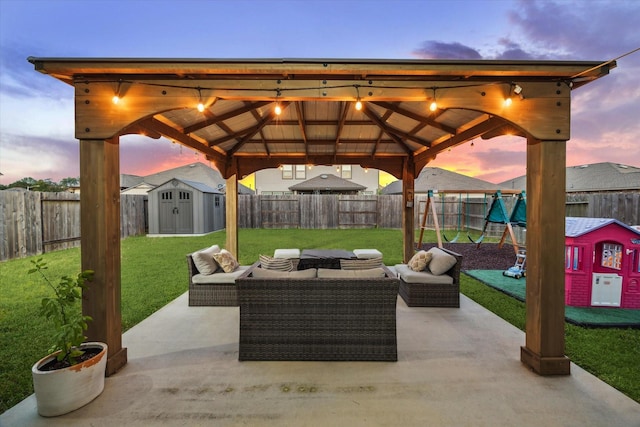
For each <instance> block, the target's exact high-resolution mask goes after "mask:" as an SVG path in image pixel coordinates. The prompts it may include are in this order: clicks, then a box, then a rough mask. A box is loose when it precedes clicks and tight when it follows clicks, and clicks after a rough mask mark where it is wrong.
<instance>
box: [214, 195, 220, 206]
mask: <svg viewBox="0 0 640 427" xmlns="http://www.w3.org/2000/svg"><path fill="white" fill-rule="evenodd" d="M213 203H214V205H215V207H218V206H220V197H218V196H216V197H214V198H213Z"/></svg>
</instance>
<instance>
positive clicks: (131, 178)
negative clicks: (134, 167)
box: [120, 173, 144, 188]
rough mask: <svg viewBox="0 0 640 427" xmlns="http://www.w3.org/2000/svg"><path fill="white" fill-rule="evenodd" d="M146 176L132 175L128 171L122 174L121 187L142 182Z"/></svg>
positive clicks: (129, 186) (128, 186)
mask: <svg viewBox="0 0 640 427" xmlns="http://www.w3.org/2000/svg"><path fill="white" fill-rule="evenodd" d="M143 181H144V178H142V177H141V176H138V175H130V174H126V173H121V174H120V188H131V187H135V186H136V185H138V184H140V183H142V182H143Z"/></svg>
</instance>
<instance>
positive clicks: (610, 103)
mask: <svg viewBox="0 0 640 427" xmlns="http://www.w3.org/2000/svg"><path fill="white" fill-rule="evenodd" d="M639 24H640V2H637V1H634V0H611V1H598V0H576V1H534V0H493V1H489V0H487V1H481V0H442V1H438V0H423V1H412V0H395V1H392V0H371V1H365V0H360V1H344V0H325V1H305V0H290V1H276V0H273V1H267V0H252V1H205V0H184V1H161V0H153V1H152V0H104V1H92V0H0V172H1V173H2V174H3V176H0V183H2V184H9V183H11V182H14V181H16V180H18V179H21V178H23V177H27V176H29V177H33V178H35V179H47V178H49V179H52V180H54V181H59V180H60V179H62V178H64V177H76V176H78V175H79V161H78V151H79V150H78V141H77V140H76V139H75V138H74V133H73V127H74V123H73V120H74V111H73V88H72V87H71V86H67V85H65V84H63V83H61V82H59V81H58V80H55V79H53V78H51V77H49V76H45V75H41V74H40V73H38V72H36V71H34V69H33V65H32V64H30V63H29V62H27V57H29V56H36V57H163V58H191V57H194V58H381V59H405V58H407V59H411V58H442V59H549V60H590V61H591V60H597V61H600V60H601V61H606V60H610V59H613V58H616V57H618V56H620V55H623V54H624V53H626V52H629V51H632V50H634V49H636V48H638V47H640V36H639V35H638V34H640V32H639V30H638V25H639ZM639 118H640V52H637V53H635V54H631V55H629V56H626V57H624V58H621V59H620V60H619V61H618V67H617V68H616V69H614V70H613V71H612V73H611V74H610V75H609V76H606V77H605V78H603V79H601V80H599V81H597V82H595V83H591V84H589V85H587V86H585V87H584V88H581V89H578V90H576V91H575V92H574V93H573V101H572V138H571V140H570V141H569V142H568V145H567V164H568V166H573V165H578V164H583V163H595V162H604V161H608V162H616V163H624V164H629V165H634V166H640V149H639V148H638V147H639V144H638V135H640V120H639ZM525 149H526V144H525V141H524V140H523V139H521V138H516V137H500V138H494V139H492V140H489V141H482V140H478V141H475V143H474V146H473V147H471V146H470V144H466V145H464V146H462V147H460V148H456V149H454V150H452V151H450V152H447V153H443V154H441V155H440V156H439V157H438V158H437V159H436V160H435V161H434V162H432V163H430V164H429V166H438V167H443V168H446V169H449V170H453V171H456V172H460V173H464V174H468V175H472V176H477V177H479V178H482V179H486V180H489V181H492V182H500V181H503V180H506V179H509V178H513V177H516V176H519V175H523V174H525V163H526V155H525ZM120 153H121V173H130V174H138V175H146V174H149V173H153V172H155V171H158V170H163V169H166V168H169V167H174V166H178V165H183V164H188V163H191V162H193V161H203V159H202V158H201V157H199V156H197V155H196V154H195V153H194V152H193V151H192V150H189V149H187V148H180V147H179V146H176V145H175V144H171V143H170V142H169V141H167V140H164V139H160V140H151V139H146V138H144V137H140V136H127V137H124V138H122V139H121V143H120Z"/></svg>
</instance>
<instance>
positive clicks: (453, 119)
mask: <svg viewBox="0 0 640 427" xmlns="http://www.w3.org/2000/svg"><path fill="white" fill-rule="evenodd" d="M29 61H30V62H32V63H33V65H34V67H35V69H36V70H38V71H40V72H42V73H46V74H50V75H51V76H53V77H54V78H56V79H58V80H60V81H62V82H65V83H67V84H70V85H72V86H74V88H75V107H76V112H75V113H76V117H75V125H76V126H75V136H76V138H77V139H79V140H80V174H81V176H80V182H81V194H82V198H81V211H82V213H81V219H82V221H81V224H82V225H81V226H82V230H81V234H82V267H83V269H92V270H94V271H95V272H96V274H95V280H94V283H93V284H92V286H91V288H90V290H89V291H88V293H87V294H86V295H85V298H84V302H83V312H85V314H87V315H90V316H92V317H93V318H94V322H92V323H91V324H90V327H89V330H88V332H87V335H88V336H89V338H91V339H92V340H97V341H104V342H107V344H108V345H109V356H108V363H107V372H108V373H109V374H110V373H113V372H115V371H116V370H118V369H119V368H120V367H121V366H122V365H124V364H125V363H126V359H127V358H126V349H124V348H122V342H121V332H120V331H121V324H120V322H121V319H120V308H119V307H120V245H119V241H120V237H119V236H120V223H119V221H120V220H119V218H120V212H119V136H120V135H124V134H128V133H132V132H138V133H141V134H144V135H148V136H150V137H152V138H159V136H160V135H162V136H165V137H167V138H169V139H171V140H172V141H174V142H177V143H180V144H183V145H186V146H188V147H190V148H192V149H194V150H196V151H198V152H201V153H203V154H205V156H206V157H207V158H208V159H209V160H210V161H211V162H212V163H213V164H214V165H215V167H216V168H217V169H218V170H219V171H220V173H221V174H222V175H223V177H224V178H225V179H226V180H227V187H226V188H227V203H226V207H227V216H226V219H227V242H226V246H227V249H228V250H230V251H231V252H232V253H236V254H237V250H238V224H237V188H238V186H237V184H238V178H239V177H242V176H244V175H247V174H250V173H252V172H255V171H257V170H260V169H264V168H272V167H278V166H279V165H282V164H303V163H308V164H359V165H361V166H363V167H368V168H375V169H380V170H384V171H387V172H389V173H391V174H392V175H394V176H396V177H397V178H400V179H402V180H403V203H402V218H403V220H402V224H403V225H402V227H403V256H404V259H405V261H408V259H409V258H410V257H411V256H412V255H413V252H414V224H413V217H414V216H413V213H414V179H415V177H416V176H417V175H418V174H419V172H420V170H421V169H422V168H423V167H424V166H425V165H427V164H428V163H429V162H430V161H431V160H433V159H434V158H436V156H438V155H439V153H441V152H442V151H445V150H448V149H451V148H453V147H455V146H457V145H460V144H464V143H465V142H467V141H470V140H473V139H474V138H478V137H480V138H485V139H486V138H492V137H496V136H500V135H504V134H507V133H511V134H512V133H516V134H518V135H521V136H523V137H525V138H526V139H527V188H526V191H527V236H528V238H527V240H528V242H527V244H528V247H527V263H528V269H527V298H526V301H527V322H526V343H525V345H524V346H523V347H522V348H521V360H522V362H523V363H525V364H526V365H527V366H529V367H530V368H532V369H533V370H535V371H536V372H538V373H539V374H541V375H556V374H568V373H569V366H570V364H569V360H568V359H567V358H566V357H565V355H564V274H563V273H564V263H563V255H564V238H563V236H564V208H565V206H564V203H565V202H564V198H565V192H564V185H565V166H566V165H565V163H566V141H567V140H569V138H570V128H571V126H570V125H571V108H570V104H571V91H572V90H574V89H576V88H578V87H581V86H583V85H585V84H588V83H589V82H592V81H594V80H597V79H598V78H600V77H603V76H605V75H607V74H608V73H609V71H610V69H612V68H615V66H616V63H615V61H606V62H592V61H480V60H478V61H443V60H425V61H418V60H405V61H402V60H393V61H392V60H351V59H331V60H328V59H283V60H268V59H245V60H229V59H127V58H112V59H100V58H96V59H93V58H29ZM515 87H518V93H519V97H518V98H517V99H515V100H514V101H513V102H512V104H511V105H510V106H507V105H506V104H505V103H504V100H505V98H506V97H507V96H509V95H512V94H513V89H514V88H515ZM114 95H117V96H118V97H119V99H121V102H119V103H118V104H117V105H115V104H113V103H112V102H110V100H111V99H112V98H113V97H114ZM358 97H361V100H362V102H363V104H364V105H363V108H362V110H361V112H357V113H356V112H353V109H354V102H355V101H356V99H357V98H358ZM431 100H437V106H438V109H437V111H436V112H431V111H429V108H428V105H427V103H428V102H431ZM199 101H200V102H203V103H204V104H205V105H206V106H207V110H206V111H205V112H204V113H200V112H199V111H197V110H196V109H195V107H196V104H197V103H198V102H199ZM276 102H278V103H279V104H280V105H281V106H283V107H286V106H287V105H289V104H290V103H292V102H293V103H294V105H295V108H290V109H287V110H286V111H285V112H283V114H282V115H281V116H278V117H275V113H274V112H273V111H272V110H273V107H274V103H276Z"/></svg>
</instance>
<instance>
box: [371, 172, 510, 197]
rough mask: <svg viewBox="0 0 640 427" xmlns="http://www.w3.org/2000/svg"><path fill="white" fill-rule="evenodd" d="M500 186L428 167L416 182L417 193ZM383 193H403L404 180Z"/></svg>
mask: <svg viewBox="0 0 640 427" xmlns="http://www.w3.org/2000/svg"><path fill="white" fill-rule="evenodd" d="M496 187H498V186H497V185H496V184H492V183H490V182H488V181H484V180H482V179H478V178H472V177H470V176H467V175H462V174H459V173H456V172H451V171H448V170H446V169H441V168H431V167H426V168H424V169H422V171H421V172H420V175H418V177H417V178H416V180H415V182H414V192H415V193H426V192H427V191H428V190H438V191H439V192H443V191H444V192H464V191H465V190H487V191H495V190H496V189H497V188H496ZM381 193H382V194H402V181H401V180H398V181H394V182H392V183H391V184H389V185H387V186H386V187H385V188H383V189H382V191H381Z"/></svg>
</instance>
